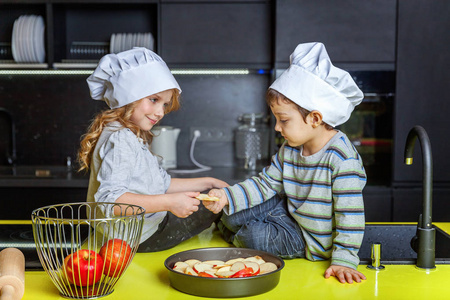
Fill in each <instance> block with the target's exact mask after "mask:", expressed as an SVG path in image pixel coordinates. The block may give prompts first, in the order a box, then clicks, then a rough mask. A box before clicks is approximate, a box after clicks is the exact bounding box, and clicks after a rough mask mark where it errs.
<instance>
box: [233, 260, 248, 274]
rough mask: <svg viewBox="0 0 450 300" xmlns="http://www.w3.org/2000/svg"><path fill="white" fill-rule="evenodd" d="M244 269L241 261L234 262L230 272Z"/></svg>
mask: <svg viewBox="0 0 450 300" xmlns="http://www.w3.org/2000/svg"><path fill="white" fill-rule="evenodd" d="M242 269H245V264H244V263H243V262H242V261H238V262H235V263H234V264H233V265H232V266H231V268H230V271H231V272H235V273H236V272H239V271H240V270H242Z"/></svg>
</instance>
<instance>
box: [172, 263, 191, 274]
mask: <svg viewBox="0 0 450 300" xmlns="http://www.w3.org/2000/svg"><path fill="white" fill-rule="evenodd" d="M187 267H189V265H188V264H187V263H185V262H183V261H178V262H176V263H175V265H174V266H173V270H174V271H177V272H180V273H184V271H185V270H186V268H187Z"/></svg>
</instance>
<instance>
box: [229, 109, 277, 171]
mask: <svg viewBox="0 0 450 300" xmlns="http://www.w3.org/2000/svg"><path fill="white" fill-rule="evenodd" d="M238 120H239V121H240V122H242V123H243V124H242V125H240V126H239V127H238V128H237V129H236V132H235V146H236V149H235V150H236V153H235V154H236V158H237V159H238V163H239V164H241V165H242V166H243V167H244V169H247V170H255V169H256V168H257V167H260V165H261V163H263V162H265V160H267V158H268V157H269V128H268V126H267V118H265V117H264V115H263V114H262V113H259V114H256V113H251V114H243V115H241V116H240V117H239V118H238Z"/></svg>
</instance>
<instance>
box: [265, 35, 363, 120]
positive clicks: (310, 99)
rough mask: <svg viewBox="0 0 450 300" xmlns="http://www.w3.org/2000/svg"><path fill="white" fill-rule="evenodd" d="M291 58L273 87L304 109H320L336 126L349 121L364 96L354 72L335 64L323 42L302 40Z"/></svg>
mask: <svg viewBox="0 0 450 300" xmlns="http://www.w3.org/2000/svg"><path fill="white" fill-rule="evenodd" d="M290 62H291V65H290V66H289V68H288V69H287V70H286V71H284V72H283V74H281V76H280V77H279V78H278V79H277V80H275V82H274V83H273V84H272V85H271V86H270V88H271V89H274V90H276V91H278V92H279V93H281V94H283V95H284V96H285V97H287V98H288V99H289V100H291V101H293V102H295V103H296V104H298V105H299V106H301V107H302V108H304V109H307V110H309V111H312V110H317V111H319V112H320V113H321V114H322V117H323V121H324V122H325V123H327V124H329V125H331V126H333V127H334V126H338V125H341V124H343V123H345V122H346V121H347V120H348V119H349V118H350V115H351V113H352V111H353V109H354V108H355V106H356V105H358V104H359V103H361V101H362V99H363V98H364V95H363V93H362V92H361V90H360V89H359V88H358V86H357V85H356V83H355V81H354V80H353V78H352V77H351V76H350V74H349V73H348V72H346V71H344V70H342V69H339V68H337V67H335V66H333V64H332V63H331V60H330V58H329V56H328V53H327V50H326V49H325V46H324V45H323V44H322V43H305V44H299V45H298V46H297V48H295V50H294V52H293V53H292V54H291V56H290Z"/></svg>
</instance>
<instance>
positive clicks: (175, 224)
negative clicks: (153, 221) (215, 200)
mask: <svg viewBox="0 0 450 300" xmlns="http://www.w3.org/2000/svg"><path fill="white" fill-rule="evenodd" d="M220 216H221V215H220V214H214V213H212V212H211V211H209V210H208V209H206V208H205V207H204V206H203V204H201V203H200V205H199V207H198V211H197V212H195V213H193V214H192V215H190V216H189V217H187V218H178V217H177V216H175V215H174V214H172V213H171V212H167V215H166V217H165V218H164V220H163V221H162V222H161V224H159V227H158V230H157V231H156V232H155V233H154V234H153V235H152V236H151V237H149V238H148V239H147V240H145V241H144V242H142V243H141V244H140V245H139V248H138V252H156V251H162V250H166V249H170V248H172V247H174V246H176V245H178V244H179V243H181V242H182V241H185V240H187V239H189V238H191V237H193V236H196V235H197V234H199V233H200V232H202V231H203V230H205V229H207V228H209V227H210V226H211V224H212V223H214V222H215V221H217V220H218V219H219V218H220Z"/></svg>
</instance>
